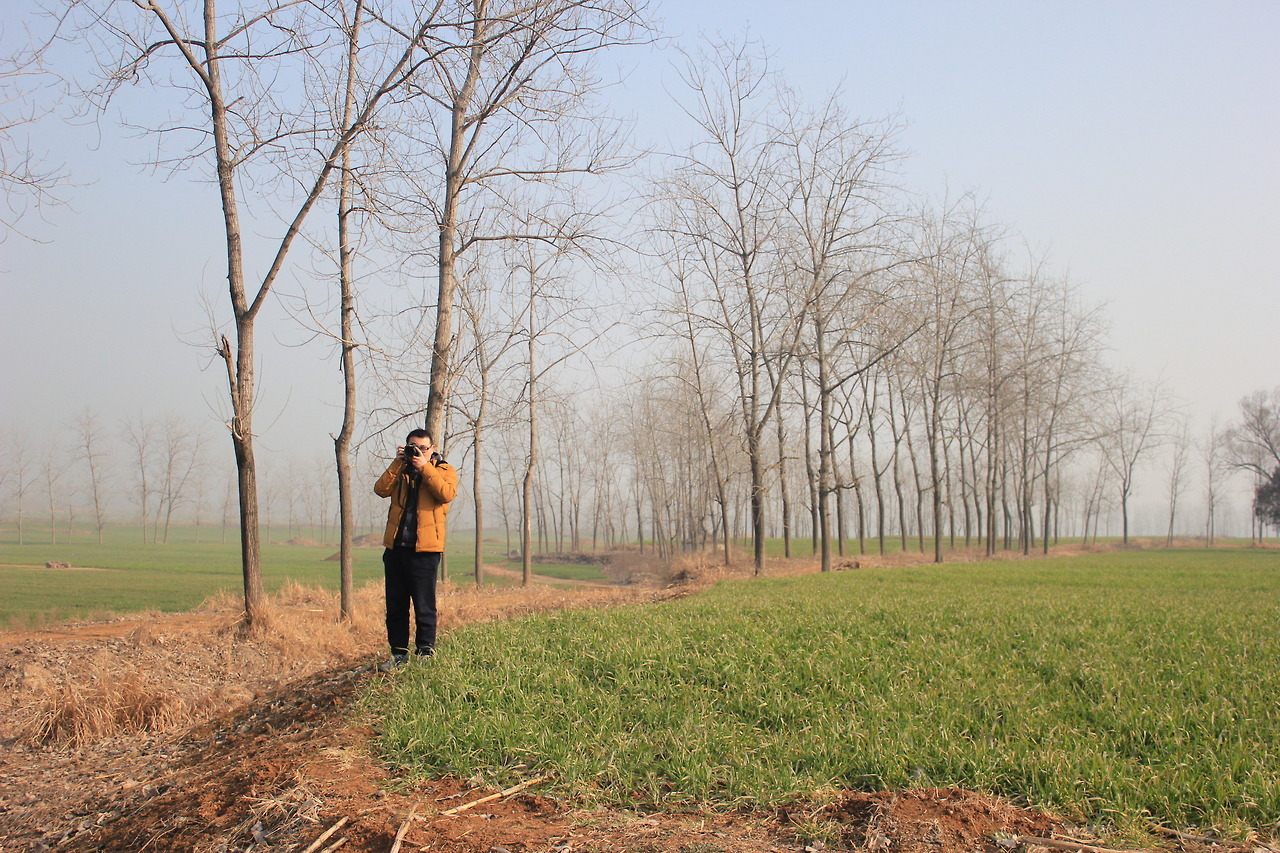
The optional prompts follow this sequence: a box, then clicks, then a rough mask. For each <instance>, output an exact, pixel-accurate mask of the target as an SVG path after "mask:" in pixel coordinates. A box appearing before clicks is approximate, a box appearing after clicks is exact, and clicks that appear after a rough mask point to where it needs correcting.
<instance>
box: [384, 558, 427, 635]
mask: <svg viewBox="0 0 1280 853" xmlns="http://www.w3.org/2000/svg"><path fill="white" fill-rule="evenodd" d="M440 556H441V555H440V552H439V551H413V550H411V549H409V548H388V549H386V550H385V551H383V552H382V566H383V569H384V572H385V574H386V581H387V642H388V643H389V644H390V645H391V653H392V654H408V652H409V605H410V604H411V603H412V605H413V621H414V628H415V634H414V647H415V650H416V651H417V653H418V654H431V652H432V650H433V649H435V645H436V576H437V575H438V574H439V573H440Z"/></svg>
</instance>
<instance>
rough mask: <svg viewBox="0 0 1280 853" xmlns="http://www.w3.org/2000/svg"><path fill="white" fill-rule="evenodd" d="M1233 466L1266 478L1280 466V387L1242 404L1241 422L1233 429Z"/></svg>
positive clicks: (1257, 393) (1230, 444)
mask: <svg viewBox="0 0 1280 853" xmlns="http://www.w3.org/2000/svg"><path fill="white" fill-rule="evenodd" d="M1227 447H1228V451H1229V453H1230V455H1231V464H1232V465H1233V466H1234V467H1236V468H1240V469H1243V470H1246V471H1252V472H1253V473H1255V474H1257V475H1258V476H1259V477H1262V478H1267V477H1270V476H1271V472H1272V471H1273V470H1274V469H1275V468H1276V466H1280V386H1277V387H1275V388H1273V389H1271V390H1270V391H1254V392H1253V393H1252V394H1250V395H1249V396H1247V397H1245V398H1244V399H1242V400H1241V401H1240V422H1239V423H1237V424H1236V425H1235V426H1234V427H1232V428H1231V429H1230V431H1229V432H1228V437H1227Z"/></svg>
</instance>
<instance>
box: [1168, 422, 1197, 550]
mask: <svg viewBox="0 0 1280 853" xmlns="http://www.w3.org/2000/svg"><path fill="white" fill-rule="evenodd" d="M1168 444H1169V459H1168V462H1167V465H1166V467H1165V474H1166V475H1167V477H1166V479H1165V485H1166V490H1165V494H1166V495H1167V496H1168V498H1169V529H1168V530H1167V531H1166V533H1165V538H1164V544H1165V547H1166V548H1172V547H1173V531H1174V524H1175V522H1176V520H1177V516H1178V498H1180V497H1181V496H1182V493H1183V492H1184V491H1186V488H1187V479H1186V475H1187V464H1188V460H1189V457H1190V456H1191V433H1190V429H1189V427H1188V425H1187V420H1186V418H1185V417H1182V418H1181V420H1180V423H1179V424H1178V426H1177V428H1175V429H1174V430H1173V431H1172V433H1171V434H1170V436H1169V442H1168Z"/></svg>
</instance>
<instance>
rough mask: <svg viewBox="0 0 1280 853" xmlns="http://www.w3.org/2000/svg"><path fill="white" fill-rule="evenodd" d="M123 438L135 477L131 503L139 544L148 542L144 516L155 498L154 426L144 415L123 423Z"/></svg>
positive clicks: (130, 495)
mask: <svg viewBox="0 0 1280 853" xmlns="http://www.w3.org/2000/svg"><path fill="white" fill-rule="evenodd" d="M123 438H124V442H125V445H126V446H127V447H128V450H129V454H130V462H131V465H130V466H129V467H130V468H131V470H132V471H133V475H134V477H135V479H134V483H133V489H132V491H131V492H130V493H129V497H130V499H131V500H132V501H133V502H134V503H135V504H137V505H138V524H139V526H140V527H141V528H142V541H143V542H144V543H145V542H146V541H147V516H148V511H149V508H150V505H151V497H152V495H154V494H155V483H154V480H153V478H154V476H155V466H156V462H155V452H156V450H155V440H156V425H155V423H154V422H153V421H151V420H149V419H148V418H147V417H146V416H145V415H143V414H139V415H138V416H137V418H134V419H131V420H129V421H126V422H125V425H124V431H123Z"/></svg>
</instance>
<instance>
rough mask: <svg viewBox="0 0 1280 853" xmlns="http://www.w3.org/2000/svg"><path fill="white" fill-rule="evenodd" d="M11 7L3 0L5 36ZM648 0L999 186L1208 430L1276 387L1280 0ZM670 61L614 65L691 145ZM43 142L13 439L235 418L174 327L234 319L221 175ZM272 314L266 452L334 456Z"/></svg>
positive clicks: (630, 90)
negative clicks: (56, 170)
mask: <svg viewBox="0 0 1280 853" xmlns="http://www.w3.org/2000/svg"><path fill="white" fill-rule="evenodd" d="M15 8H16V4H6V5H5V7H4V10H3V12H0V15H3V16H4V19H5V23H6V28H11V27H12V24H13V16H14V14H15V13H14V9H15ZM655 8H656V9H657V10H658V12H659V13H660V14H661V15H662V16H663V17H664V18H665V21H666V29H667V32H668V34H669V35H671V36H672V37H673V38H674V39H675V40H677V41H680V42H683V43H686V44H687V43H691V42H692V41H693V40H694V39H695V38H696V37H697V35H698V33H699V32H700V31H702V32H713V31H717V30H719V31H724V32H736V31H740V30H741V29H742V27H744V26H747V25H749V26H750V31H751V32H752V33H753V34H754V35H756V36H757V37H759V38H760V39H761V40H762V41H763V42H765V43H766V44H767V45H768V46H769V47H770V48H771V49H772V50H773V51H774V53H775V61H774V66H775V67H776V68H777V69H778V70H780V71H782V72H783V73H784V74H785V75H786V76H787V77H788V79H789V80H790V82H791V84H792V86H793V87H795V88H797V89H800V90H801V91H804V92H806V93H808V94H810V95H812V96H813V97H815V98H816V97H819V96H821V95H823V94H825V92H826V91H827V90H828V89H830V88H831V87H833V86H835V85H837V84H840V85H842V89H843V92H844V99H845V102H846V104H847V105H848V108H849V111H850V112H852V113H853V114H855V115H859V116H864V117H868V118H874V117H878V116H882V115H884V114H886V113H889V112H897V113H899V114H900V115H901V117H902V119H903V120H904V121H905V123H906V125H907V127H906V130H905V131H904V133H903V136H902V139H903V143H904V144H905V146H906V147H907V148H909V149H910V151H911V157H910V158H909V159H908V160H907V162H906V163H905V165H904V167H903V168H904V173H905V180H906V182H907V183H908V184H909V185H911V186H912V187H914V188H915V189H917V190H919V191H921V192H928V193H934V194H938V193H941V192H942V190H943V187H944V186H948V185H949V186H950V187H951V189H952V190H953V191H955V190H963V189H974V190H976V191H977V192H978V193H979V194H980V195H982V196H984V197H985V198H986V199H987V209H988V211H989V213H990V215H991V216H992V217H993V218H994V219H996V220H998V221H999V222H1001V223H1003V224H1004V225H1006V226H1008V227H1009V228H1011V229H1013V230H1015V231H1017V232H1018V233H1019V234H1021V235H1022V237H1023V238H1024V239H1025V240H1026V241H1027V243H1028V244H1029V245H1031V246H1032V247H1033V248H1034V249H1035V250H1037V251H1039V252H1041V253H1044V254H1046V255H1047V256H1048V257H1049V258H1050V260H1051V264H1052V266H1053V267H1054V268H1055V269H1056V270H1058V271H1060V272H1063V273H1066V274H1069V276H1070V277H1071V278H1072V280H1074V281H1075V282H1076V283H1077V284H1078V285H1079V287H1080V289H1081V292H1082V293H1083V294H1084V295H1085V297H1086V298H1088V299H1089V300H1091V301H1093V302H1106V303H1107V304H1108V307H1107V316H1108V317H1109V319H1110V322H1111V325H1112V330H1113V331H1112V334H1111V342H1112V344H1113V346H1114V349H1115V353H1114V355H1113V357H1112V358H1113V361H1114V362H1115V363H1116V364H1119V365H1127V366H1129V367H1131V368H1132V369H1133V370H1134V371H1136V372H1137V373H1138V374H1139V375H1140V376H1143V377H1147V378H1154V377H1155V376H1157V375H1159V374H1161V373H1163V375H1164V378H1165V380H1166V381H1167V383H1168V385H1169V387H1170V388H1171V389H1172V390H1173V391H1174V392H1176V393H1177V394H1179V395H1181V396H1182V397H1183V398H1185V399H1186V400H1187V401H1188V403H1189V404H1190V405H1191V407H1192V408H1193V410H1194V411H1196V412H1197V413H1200V414H1201V415H1202V416H1203V418H1204V421H1207V418H1208V416H1209V415H1211V414H1215V413H1216V414H1218V415H1219V416H1221V417H1222V418H1224V419H1227V420H1229V419H1231V418H1232V417H1234V414H1235V403H1236V401H1237V400H1238V399H1239V398H1240V397H1241V396H1243V395H1244V394H1246V393H1249V392H1250V391H1253V390H1255V389H1259V388H1263V387H1270V386H1274V385H1277V384H1280V335H1277V334H1276V332H1275V328H1276V323H1277V319H1278V318H1280V260H1278V259H1277V258H1278V254H1280V253H1278V252H1277V244H1280V201H1278V200H1280V3H1276V2H1271V0H1267V2H1261V0H1258V1H1257V2H1230V0H1226V1H1225V2H1223V1H1222V0H1218V1H1216V2H1209V1H1208V0H1205V2H1117V1H1116V0H1111V2H1079V1H1078V0H1076V1H1075V2H981V3H978V2H909V0H900V2H857V0H849V2H805V1H804V0H793V2H789V3H765V2H755V0H749V2H737V3H734V4H724V3H720V2H693V0H690V2H684V3H677V2H660V3H658V4H656V7H655ZM669 53H670V52H669V51H667V52H665V53H664V52H663V51H659V50H654V51H650V52H642V51H633V52H632V53H630V54H625V55H622V56H619V57H618V58H617V59H618V61H619V62H620V63H621V64H622V65H623V66H624V67H626V68H628V69H630V75H629V77H628V81H627V84H626V86H625V87H624V89H623V90H621V91H620V92H618V93H617V98H618V104H619V107H620V108H621V109H623V110H624V111H628V112H633V113H634V114H635V116H636V118H637V127H638V132H639V134H640V135H641V137H642V138H647V139H649V140H652V141H653V142H655V143H656V144H659V145H665V144H667V142H668V141H670V142H671V144H678V142H679V139H678V134H679V125H678V123H673V122H672V121H671V115H672V113H673V110H672V108H671V107H670V105H669V104H668V102H667V101H666V96H665V94H663V92H662V90H661V85H662V81H663V80H664V79H666V80H668V81H673V80H674V75H673V74H672V73H671V71H670V70H669V66H668V62H669V60H670V58H671V57H670V56H669ZM165 96H166V97H171V96H172V93H167V94H166V95H165ZM37 132H38V133H39V134H42V135H41V136H38V137H37V140H38V141H40V142H43V143H47V144H48V146H49V147H50V148H52V149H54V151H55V154H54V157H55V159H59V160H64V161H66V162H67V164H68V166H69V167H70V169H71V170H72V172H73V174H74V176H75V177H76V178H77V179H78V180H80V181H82V182H84V183H85V184H86V185H85V186H82V187H79V188H75V189H73V190H70V191H69V192H68V193H67V195H68V197H69V199H70V200H71V202H72V206H71V207H70V208H63V209H54V210H51V211H49V212H48V214H47V220H48V221H47V222H40V221H39V220H38V219H35V220H28V221H27V222H26V223H25V227H26V228H27V230H28V231H31V232H33V233H35V234H36V235H38V236H39V237H40V238H41V239H42V240H44V241H45V242H43V243H34V242H31V241H28V240H24V239H22V238H20V237H16V236H10V238H9V239H8V240H7V241H6V242H4V243H3V244H0V293H2V294H3V305H4V310H3V325H2V326H0V359H2V360H3V363H4V364H5V365H7V366H9V368H10V369H8V370H6V371H4V375H3V378H0V399H3V400H4V412H3V417H2V418H0V427H5V428H10V427H15V426H24V425H25V426H26V427H27V428H29V429H32V430H34V431H36V432H39V431H42V430H46V429H48V428H50V426H51V425H53V424H56V423H57V422H60V421H66V420H68V419H70V417H71V416H72V415H73V414H74V412H75V411H77V410H78V409H80V408H82V407H83V406H85V405H91V406H93V407H94V408H96V409H97V410H99V411H100V412H101V413H102V414H103V415H104V416H106V417H108V418H111V419H116V418H120V417H124V416H126V415H128V414H130V413H132V412H137V411H145V412H147V413H149V414H153V415H159V414H162V413H164V412H168V411H187V412H196V413H198V414H199V415H201V416H204V415H206V414H209V413H210V412H211V411H213V410H214V409H216V408H219V407H222V408H225V407H224V406H223V404H222V403H221V400H222V398H223V396H224V395H225V390H224V386H225V379H224V376H223V374H222V373H221V372H220V371H219V370H217V369H205V370H203V371H202V370H201V367H202V366H203V367H207V366H208V365H209V353H208V351H207V350H200V349H196V348H192V347H190V346H187V345H185V344H183V343H182V342H181V341H180V338H181V337H182V336H183V335H184V334H186V335H189V336H191V337H194V338H198V337H199V336H200V335H201V334H202V330H203V329H204V328H205V326H206V316H205V312H204V308H203V306H202V302H201V294H202V293H204V294H208V297H209V299H210V300H211V301H212V304H213V305H214V307H215V309H216V310H217V311H218V314H219V316H220V317H225V315H226V313H227V312H226V309H225V308H224V304H225V303H226V299H227V297H226V294H225V288H224V286H223V283H222V282H223V261H222V260H221V257H220V239H221V238H220V222H219V217H218V210H217V197H216V192H215V191H214V189H213V187H211V186H209V185H203V184H193V183H192V182H191V181H190V180H189V179H188V178H187V177H184V176H182V175H178V176H176V177H174V178H172V179H170V180H169V182H168V183H164V182H162V181H161V179H160V178H159V177H158V176H154V175H150V174H148V173H146V172H144V171H142V170H140V169H138V168H136V167H134V166H130V165H128V164H129V162H130V161H140V160H143V159H145V156H146V154H145V152H146V150H147V148H148V147H149V146H151V145H152V144H153V143H152V142H150V141H148V140H146V139H131V138H127V137H126V136H125V135H124V134H123V133H121V132H120V131H119V130H118V128H116V127H114V126H112V125H110V124H104V125H103V129H102V133H101V137H100V138H99V134H98V133H96V132H94V131H93V130H92V129H87V128H64V127H55V126H52V125H45V126H42V127H40V128H38V129H37ZM300 257H301V256H300ZM259 328H260V332H259V338H260V352H261V356H262V362H263V371H262V390H263V403H262V411H261V414H260V416H259V424H258V426H259V429H265V428H266V427H267V426H269V425H270V424H272V423H276V426H275V427H274V428H273V429H271V430H268V431H267V433H266V435H264V445H265V446H266V447H269V448H277V449H284V448H285V447H287V446H289V445H290V444H291V443H292V440H293V439H292V437H291V434H296V433H297V432H299V431H307V432H309V433H311V436H310V440H311V441H312V442H313V443H314V445H315V447H316V451H317V452H323V451H324V449H325V446H326V444H327V441H326V436H327V435H328V433H330V432H332V431H334V430H335V429H336V427H337V421H338V414H337V411H336V410H335V408H334V406H333V402H334V401H336V400H337V398H338V395H339V392H340V389H339V379H338V374H337V370H336V366H335V365H334V364H333V362H332V361H329V362H324V361H322V354H321V351H320V350H319V349H309V350H297V349H293V350H288V349H285V348H284V347H282V346H279V345H278V344H277V343H276V339H277V338H280V339H285V340H289V341H294V340H297V339H298V337H299V336H298V333H297V331H296V329H295V328H294V327H292V326H291V325H289V323H288V321H287V320H286V319H285V318H284V317H283V315H282V312H280V311H279V310H277V309H273V310H272V312H271V313H269V314H268V315H267V316H265V317H264V319H263V321H262V323H261V324H260V327H259ZM14 366H18V369H14ZM214 367H215V368H216V365H215V366H214ZM206 401H208V402H206ZM277 415H278V416H279V418H278V420H277ZM1202 422H1203V421H1202ZM219 440H220V441H221V438H219ZM227 452H228V454H229V450H228V451H227Z"/></svg>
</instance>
